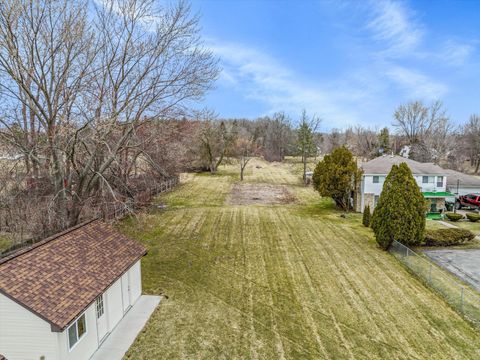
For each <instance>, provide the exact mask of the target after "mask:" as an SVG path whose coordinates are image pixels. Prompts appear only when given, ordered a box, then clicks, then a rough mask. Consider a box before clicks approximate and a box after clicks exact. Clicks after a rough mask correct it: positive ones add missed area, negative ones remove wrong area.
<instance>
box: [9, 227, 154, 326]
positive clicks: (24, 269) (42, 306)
mask: <svg viewBox="0 0 480 360" xmlns="http://www.w3.org/2000/svg"><path fill="white" fill-rule="evenodd" d="M146 252H147V251H146V249H145V247H143V246H142V245H141V244H139V243H137V242H136V241H134V240H131V239H129V238H127V237H125V236H124V235H122V234H120V233H119V232H118V231H116V230H115V229H114V228H113V227H112V226H110V225H108V224H106V223H104V222H102V221H100V220H94V221H90V222H88V223H84V224H81V225H79V226H77V227H74V228H72V229H70V230H67V231H64V232H63V233H60V234H58V235H56V236H53V237H50V238H48V239H45V240H43V241H41V242H39V243H37V244H35V245H33V246H32V247H30V248H27V249H24V250H21V251H19V252H17V253H15V254H13V255H11V256H10V257H7V258H4V259H1V260H0V293H3V294H4V295H6V296H8V297H9V298H11V299H12V300H14V301H16V302H18V303H19V304H20V305H22V306H24V307H26V308H27V309H29V310H30V311H32V312H33V313H35V314H36V315H38V316H39V317H41V318H43V319H44V320H46V321H48V322H49V323H50V324H51V325H52V329H53V330H55V331H62V330H63V329H65V328H66V327H67V325H68V324H69V323H70V322H71V321H72V320H74V319H75V318H76V317H77V316H78V315H79V314H80V313H81V312H82V311H83V310H84V309H86V308H87V307H88V306H89V305H90V304H91V303H92V302H93V301H94V300H95V298H96V297H97V296H98V295H100V294H102V293H103V292H104V291H105V290H106V289H107V288H108V287H109V286H110V285H111V284H112V283H113V282H115V280H117V279H118V278H119V277H120V276H121V275H122V274H123V273H124V272H125V271H126V270H128V269H129V268H130V267H131V266H132V265H133V264H134V263H135V262H136V261H137V260H138V259H140V258H141V257H142V256H143V255H145V254H146Z"/></svg>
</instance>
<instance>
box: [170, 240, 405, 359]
mask: <svg viewBox="0 0 480 360" xmlns="http://www.w3.org/2000/svg"><path fill="white" fill-rule="evenodd" d="M172 245H173V246H175V247H176V248H177V249H178V250H180V251H182V252H185V253H188V254H190V255H194V256H195V257H198V258H202V256H200V255H199V254H196V253H194V252H192V251H190V250H187V249H182V248H180V247H179V246H178V245H175V244H172ZM205 266H206V267H214V266H218V267H221V268H223V270H225V271H227V272H230V273H232V274H234V275H237V276H239V277H241V278H243V279H244V280H246V281H248V282H251V283H253V284H255V285H257V286H260V287H263V288H265V289H266V290H271V291H272V292H273V293H275V294H276V295H279V296H283V297H286V298H287V300H289V301H292V302H295V299H293V298H289V297H288V296H286V295H285V294H283V293H280V292H279V291H277V290H273V289H270V288H268V287H266V286H265V285H261V284H259V283H257V282H256V281H255V280H252V279H249V278H247V277H246V276H245V275H243V274H239V273H237V272H235V271H234V270H231V269H230V268H229V267H227V266H226V265H223V264H216V265H211V264H205ZM256 301H259V300H256ZM259 302H261V301H259ZM262 303H263V302H262ZM264 304H265V305H267V306H269V307H271V308H272V311H277V312H279V314H281V311H278V310H275V306H273V305H271V304H267V303H264ZM308 307H310V309H311V310H312V311H315V312H317V313H319V314H320V315H322V316H323V317H324V318H325V320H328V321H330V322H332V325H334V324H333V320H332V319H331V317H330V315H328V314H325V313H322V312H320V311H319V310H318V309H315V308H313V307H311V306H308ZM337 324H338V325H339V326H341V327H343V328H344V329H348V330H350V331H352V332H354V333H356V334H357V335H359V336H362V337H364V339H365V340H368V341H371V342H374V343H377V344H379V345H382V346H387V347H389V348H391V349H394V350H396V351H399V352H401V350H400V349H399V348H397V347H396V346H394V345H392V344H389V343H387V342H384V341H381V340H377V339H373V338H370V337H368V336H366V335H364V334H362V333H360V332H358V330H356V329H354V328H352V327H351V326H349V325H346V324H341V323H338V322H337Z"/></svg>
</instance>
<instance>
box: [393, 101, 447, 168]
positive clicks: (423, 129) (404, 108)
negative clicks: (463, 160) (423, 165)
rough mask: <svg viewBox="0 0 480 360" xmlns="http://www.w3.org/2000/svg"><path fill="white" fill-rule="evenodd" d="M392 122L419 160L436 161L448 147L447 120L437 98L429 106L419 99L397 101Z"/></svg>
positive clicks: (443, 154)
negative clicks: (404, 101) (403, 103)
mask: <svg viewBox="0 0 480 360" xmlns="http://www.w3.org/2000/svg"><path fill="white" fill-rule="evenodd" d="M393 126H395V127H397V129H398V131H399V133H400V135H402V136H404V137H405V138H406V140H407V143H408V144H409V145H410V146H411V147H412V157H414V158H415V159H416V160H420V161H432V160H433V161H435V162H437V163H438V161H439V160H440V159H441V158H443V157H445V155H446V153H447V152H448V149H447V148H446V146H443V145H447V144H448V143H447V142H445V139H446V137H447V136H449V135H450V134H451V131H452V127H451V125H450V120H449V118H448V116H447V115H446V110H445V109H443V104H442V103H441V102H440V101H436V102H434V103H432V104H431V105H430V106H429V107H427V106H425V105H424V104H423V103H422V102H421V101H415V102H411V103H408V104H405V105H400V106H399V107H398V108H397V110H396V111H395V113H394V123H393Z"/></svg>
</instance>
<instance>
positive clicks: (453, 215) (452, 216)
mask: <svg viewBox="0 0 480 360" xmlns="http://www.w3.org/2000/svg"><path fill="white" fill-rule="evenodd" d="M445 216H446V217H447V218H448V220H450V221H458V220H460V219H463V215H462V214H458V213H452V212H448V213H445Z"/></svg>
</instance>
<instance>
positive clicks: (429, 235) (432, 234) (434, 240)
mask: <svg viewBox="0 0 480 360" xmlns="http://www.w3.org/2000/svg"><path fill="white" fill-rule="evenodd" d="M474 238H475V234H474V233H472V232H471V231H470V230H466V229H458V228H457V229H453V228H452V229H436V230H426V231H425V242H424V244H425V245H427V246H450V245H460V244H464V243H466V242H469V241H472V240H473V239H474Z"/></svg>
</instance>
